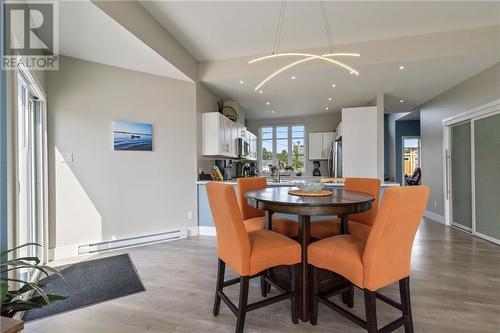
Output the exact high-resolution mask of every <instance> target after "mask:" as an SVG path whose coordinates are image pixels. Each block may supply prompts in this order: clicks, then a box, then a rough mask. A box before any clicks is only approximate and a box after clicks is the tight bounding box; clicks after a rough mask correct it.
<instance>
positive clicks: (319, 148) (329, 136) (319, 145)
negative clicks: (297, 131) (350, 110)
mask: <svg viewBox="0 0 500 333" xmlns="http://www.w3.org/2000/svg"><path fill="white" fill-rule="evenodd" d="M334 140H335V132H322V133H309V159H310V160H326V159H328V155H329V154H330V149H331V147H332V143H333V141H334Z"/></svg>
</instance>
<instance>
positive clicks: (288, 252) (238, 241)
mask: <svg viewBox="0 0 500 333" xmlns="http://www.w3.org/2000/svg"><path fill="white" fill-rule="evenodd" d="M207 193H208V201H209V204H210V209H211V210H212V216H213V218H214V222H215V229H216V232H217V257H218V272H217V285H216V291H215V300H214V307H213V314H214V316H217V315H218V314H219V309H220V304H221V300H222V301H224V303H225V304H226V305H227V306H228V307H229V309H230V310H231V311H232V312H233V313H234V314H235V315H236V317H237V321H236V333H241V332H243V329H244V326H245V317H246V314H247V312H249V311H253V310H256V309H259V308H261V307H264V306H266V305H270V304H273V303H276V302H280V301H283V300H287V299H290V300H291V312H292V321H293V322H294V323H297V322H298V312H297V299H298V288H297V274H298V264H300V262H301V247H300V244H299V243H297V242H296V241H294V240H292V239H290V238H288V237H286V236H283V235H280V234H278V233H275V232H273V231H269V230H254V231H250V232H247V231H246V229H245V226H244V224H243V219H242V217H241V213H240V210H239V207H238V202H237V199H236V195H235V193H234V189H233V187H232V186H231V185H227V184H223V183H216V182H210V183H208V184H207ZM226 265H228V266H229V267H231V268H232V269H233V270H234V271H235V272H236V273H238V274H239V277H238V278H235V279H231V280H227V281H224V274H225V269H226ZM281 265H288V266H291V271H292V281H291V282H292V283H291V290H284V289H283V288H281V287H280V286H278V285H275V287H276V288H277V289H278V290H279V291H280V292H281V294H280V295H277V296H274V297H270V298H267V299H264V300H262V301H259V302H256V303H253V304H247V303H248V287H249V280H250V279H251V278H253V277H257V276H260V275H261V274H262V272H264V271H265V270H266V269H269V268H272V267H276V266H281ZM236 283H239V284H240V296H239V304H238V307H237V306H236V305H235V304H234V303H233V302H232V301H231V300H230V299H229V298H228V297H227V296H226V294H225V293H224V291H223V289H224V287H227V286H230V285H233V284H236ZM269 283H273V282H272V281H269Z"/></svg>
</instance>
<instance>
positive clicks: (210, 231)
mask: <svg viewBox="0 0 500 333" xmlns="http://www.w3.org/2000/svg"><path fill="white" fill-rule="evenodd" d="M198 228H199V232H198V235H200V236H217V233H216V232H215V227H204V226H199V227H198Z"/></svg>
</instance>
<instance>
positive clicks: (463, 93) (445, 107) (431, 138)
mask: <svg viewBox="0 0 500 333" xmlns="http://www.w3.org/2000/svg"><path fill="white" fill-rule="evenodd" d="M499 98H500V63H497V64H496V65H494V66H493V67H490V68H488V69H486V70H485V71H483V72H481V73H479V74H477V75H475V76H473V77H471V78H469V79H467V80H466V81H464V82H462V83H460V84H459V85H457V86H455V87H453V88H451V89H449V90H447V91H445V92H443V93H442V94H440V95H438V96H436V97H435V98H433V99H432V100H430V101H429V102H427V103H425V104H424V105H422V106H421V107H420V126H421V140H422V182H423V184H425V185H428V186H429V187H430V189H431V195H430V199H429V204H428V206H427V210H428V211H430V212H432V213H435V214H438V215H441V216H443V215H444V193H443V187H444V185H443V127H442V126H443V124H442V120H443V119H444V118H447V117H449V116H452V115H455V114H458V113H461V112H465V111H467V110H470V109H472V108H474V107H477V106H480V105H483V104H486V103H488V102H491V101H494V100H496V99H499Z"/></svg>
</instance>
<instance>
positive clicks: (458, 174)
mask: <svg viewBox="0 0 500 333" xmlns="http://www.w3.org/2000/svg"><path fill="white" fill-rule="evenodd" d="M450 139H451V140H450V142H451V146H450V154H451V160H450V162H451V165H450V168H451V224H452V225H454V226H456V227H459V228H462V229H465V230H467V231H472V183H471V156H472V155H471V122H470V121H467V122H464V123H461V124H457V125H454V126H452V127H451V138H450Z"/></svg>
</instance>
